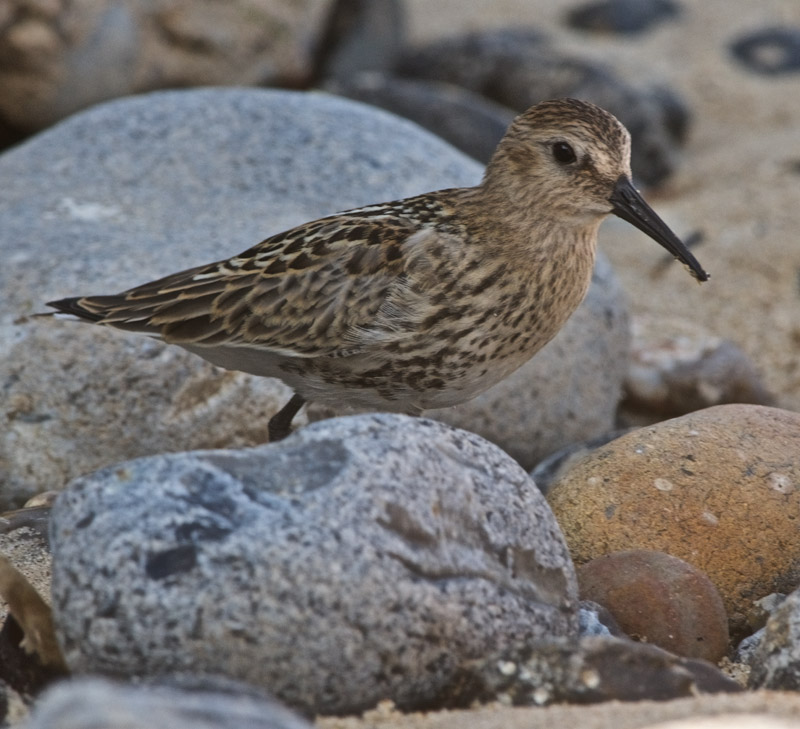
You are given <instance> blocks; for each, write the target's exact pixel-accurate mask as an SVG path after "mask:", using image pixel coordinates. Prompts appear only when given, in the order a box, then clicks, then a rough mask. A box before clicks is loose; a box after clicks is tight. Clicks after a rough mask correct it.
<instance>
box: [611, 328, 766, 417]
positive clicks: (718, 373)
mask: <svg viewBox="0 0 800 729" xmlns="http://www.w3.org/2000/svg"><path fill="white" fill-rule="evenodd" d="M631 331H632V334H633V341H632V344H631V358H630V368H629V370H628V375H627V377H626V379H625V388H624V389H625V397H624V399H623V402H622V403H621V408H622V413H623V415H622V417H623V418H624V419H625V420H626V421H635V422H639V424H640V425H641V424H643V423H641V420H642V419H647V420H648V421H649V422H657V421H658V420H663V419H664V417H670V416H676V415H684V414H685V413H688V412H691V411H693V410H701V409H702V408H705V407H711V406H713V405H723V404H726V403H752V404H755V405H771V404H773V403H774V400H775V398H774V396H773V395H772V394H771V393H770V392H769V391H768V390H767V388H766V386H765V385H764V382H763V379H762V378H761V375H760V374H759V373H758V371H757V370H756V367H755V365H754V364H753V362H752V361H751V360H750V358H749V357H748V356H747V355H746V354H745V353H744V352H743V351H742V350H741V349H740V348H739V347H738V346H737V345H736V344H734V343H733V342H731V341H730V340H725V339H722V338H721V337H717V336H714V335H712V334H711V333H709V332H707V331H706V330H704V329H703V328H702V327H700V326H698V325H696V324H694V323H693V322H689V321H685V320H675V319H665V318H664V317H657V318H656V317H654V316H649V317H646V316H637V317H635V318H634V319H633V322H632V326H631Z"/></svg>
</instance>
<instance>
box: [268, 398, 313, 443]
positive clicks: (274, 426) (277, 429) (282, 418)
mask: <svg viewBox="0 0 800 729" xmlns="http://www.w3.org/2000/svg"><path fill="white" fill-rule="evenodd" d="M305 404H306V401H305V400H304V399H303V398H302V397H301V396H300V395H298V394H297V393H295V394H294V395H292V398H291V400H289V402H287V403H286V405H284V406H283V407H282V408H281V409H280V410H278V412H277V413H275V415H273V416H272V417H271V418H270V419H269V424H268V425H267V433H268V434H269V442H270V443H274V442H275V441H278V440H283V439H284V438H285V437H286V436H287V435H289V433H290V432H291V429H292V420H294V416H295V415H297V411H298V410H300V408H301V407H303V405H305Z"/></svg>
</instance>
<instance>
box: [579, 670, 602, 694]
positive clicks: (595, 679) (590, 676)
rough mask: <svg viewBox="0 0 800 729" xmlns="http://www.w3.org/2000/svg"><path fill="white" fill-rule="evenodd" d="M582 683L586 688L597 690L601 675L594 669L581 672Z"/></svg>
mask: <svg viewBox="0 0 800 729" xmlns="http://www.w3.org/2000/svg"><path fill="white" fill-rule="evenodd" d="M581 681H583V685H584V686H586V688H590V689H594V688H597V687H598V686H599V685H600V674H599V673H598V672H597V671H595V670H594V669H593V668H588V669H586V670H585V671H582V672H581Z"/></svg>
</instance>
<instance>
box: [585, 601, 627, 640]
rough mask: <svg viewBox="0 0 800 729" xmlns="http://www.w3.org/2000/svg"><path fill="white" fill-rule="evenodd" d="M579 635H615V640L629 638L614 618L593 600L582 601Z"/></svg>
mask: <svg viewBox="0 0 800 729" xmlns="http://www.w3.org/2000/svg"><path fill="white" fill-rule="evenodd" d="M578 635H579V636H580V637H584V636H587V635H606V636H608V635H613V636H614V637H615V638H627V637H628V636H626V635H625V633H623V631H622V629H621V628H620V627H619V625H618V624H617V621H616V620H614V616H613V615H612V614H611V613H610V612H608V610H606V608H604V607H603V606H602V605H600V604H598V603H596V602H592V601H591V600H581V601H580V607H579V609H578Z"/></svg>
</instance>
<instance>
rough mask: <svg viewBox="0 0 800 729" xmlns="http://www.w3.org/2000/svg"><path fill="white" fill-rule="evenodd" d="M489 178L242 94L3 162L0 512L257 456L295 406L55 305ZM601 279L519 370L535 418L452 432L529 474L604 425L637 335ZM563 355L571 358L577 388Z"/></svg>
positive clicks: (173, 103) (376, 125)
mask: <svg viewBox="0 0 800 729" xmlns="http://www.w3.org/2000/svg"><path fill="white" fill-rule="evenodd" d="M481 174H482V169H481V167H480V165H478V164H476V163H474V162H473V161H472V160H469V159H468V158H466V157H465V156H463V155H461V154H459V153H458V152H456V151H455V150H453V149H452V148H451V147H449V146H448V145H446V144H444V143H443V142H441V141H440V140H438V139H436V138H434V137H432V136H431V135H430V134H428V133H427V132H424V131H423V130H421V129H419V128H418V127H416V126H415V125H412V124H410V123H408V122H405V121H403V120H400V119H397V118H396V117H393V116H391V115H389V114H386V113H385V112H382V111H380V110H377V109H371V108H369V107H365V106H364V105H361V104H355V103H353V102H348V101H346V100H343V99H337V98H334V97H330V96H327V95H322V94H316V93H315V94H299V93H290V92H278V91H259V90H246V89H205V90H193V91H182V92H161V93H154V94H150V95H145V96H141V97H136V98H132V99H126V100H121V101H117V102H113V103H111V104H108V105H105V106H100V107H97V108H95V109H92V110H91V111H88V112H86V113H84V114H81V115H78V116H76V117H74V118H72V119H70V120H68V121H66V122H64V123H63V124H61V125H59V126H58V127H56V128H54V129H53V130H51V131H48V132H47V133H44V134H42V135H40V136H38V137H37V138H35V139H33V140H31V141H29V142H28V143H27V144H25V145H23V146H21V147H19V148H17V149H14V150H11V151H9V152H7V153H6V154H5V155H3V156H2V157H0V178H2V179H13V180H14V181H15V183H14V185H13V186H5V187H3V186H0V248H1V249H2V250H5V251H9V255H7V256H6V257H5V259H4V265H3V266H2V267H0V288H2V290H3V292H4V296H3V297H2V299H0V373H2V374H1V375H0V389H2V391H3V397H2V398H0V483H2V484H3V489H2V491H1V492H0V508H2V507H3V506H9V505H18V504H19V503H21V502H22V501H24V500H25V499H26V498H27V497H28V496H30V495H31V494H32V493H36V492H38V491H41V490H43V489H53V488H61V486H62V484H64V483H65V482H66V481H68V480H70V479H72V478H74V477H76V476H78V475H79V474H82V473H87V472H89V471H92V470H94V469H96V468H99V467H101V466H104V465H106V464H108V463H114V462H118V461H122V460H126V459H130V458H135V457H139V456H143V455H149V454H153V453H163V452H171V451H181V450H189V449H194V448H214V447H223V446H224V447H240V446H245V445H252V444H255V443H261V442H264V440H266V421H267V419H268V417H269V416H270V415H271V414H273V413H274V412H275V411H276V410H277V409H278V408H279V407H280V406H281V405H283V404H284V403H285V402H286V401H287V399H288V396H289V393H288V389H287V388H285V387H284V386H283V385H282V384H280V383H279V382H277V381H276V380H267V379H264V378H256V377H250V376H247V375H243V374H241V373H233V372H226V371H223V370H219V369H216V368H214V367H212V366H211V365H209V364H207V363H206V362H205V361H203V360H201V359H200V358H198V357H195V356H193V355H191V354H189V353H187V352H185V351H183V350H180V349H178V348H176V347H165V346H164V345H162V344H160V343H158V342H156V341H153V340H151V339H148V338H147V337H142V336H138V335H125V334H123V333H120V332H115V331H104V330H102V329H98V328H97V327H86V326H82V325H80V324H77V323H74V322H63V321H58V320H52V319H39V318H37V319H33V318H29V315H30V314H32V313H34V312H37V311H42V310H44V308H45V307H44V302H46V301H49V300H51V299H55V298H58V297H59V296H66V295H70V294H72V295H74V294H80V293H93V292H94V293H102V292H104V291H105V292H113V291H120V290H123V289H124V288H127V287H129V286H132V285H135V284H138V283H143V282H145V281H147V280H148V279H152V278H156V277H158V276H161V275H165V274H167V273H170V272H172V271H177V270H181V269H183V268H188V267H190V266H192V265H197V264H201V263H206V262H209V261H213V260H218V259H219V258H221V257H223V256H228V255H233V254H235V253H237V252H239V251H242V250H244V249H246V248H248V247H250V246H251V245H253V244H254V243H255V242H257V241H260V240H262V239H263V238H264V237H266V236H267V235H270V234H273V233H277V232H280V231H281V230H285V229H286V228H289V227H291V226H292V225H296V224H299V223H302V222H304V221H307V220H313V219H314V218H317V217H320V216H322V215H326V214H330V213H333V212H336V211H337V210H343V209H346V208H351V207H357V206H359V205H364V204H368V203H374V202H376V201H381V200H391V199H394V198H399V197H403V196H408V195H413V194H418V193H421V192H424V191H427V190H433V189H437V188H443V187H452V186H458V185H473V184H475V183H477V182H478V181H479V180H480V177H481ZM22 241H24V244H22V243H21V242H22ZM596 279H597V281H598V282H599V283H596V284H595V286H598V285H599V286H600V287H601V291H599V292H596V293H595V292H592V293H590V295H589V305H591V303H592V302H593V301H594V302H596V303H597V304H598V305H599V306H600V307H601V308H600V310H599V311H595V312H594V313H592V314H588V315H587V314H584V313H581V312H580V310H579V312H578V313H576V315H575V317H573V321H572V322H571V323H570V324H569V325H568V326H567V330H566V332H565V333H562V334H561V335H559V337H557V338H556V340H554V342H553V343H552V344H551V345H550V346H549V348H548V350H545V351H544V352H542V353H540V354H539V355H537V360H536V361H537V362H538V363H539V364H537V365H535V367H534V368H533V370H532V375H530V377H532V378H533V379H534V382H533V384H527V383H526V382H525V375H524V373H523V374H522V375H520V377H522V381H523V385H522V386H515V388H516V389H513V388H512V389H510V390H509V397H510V398H511V399H512V400H513V402H514V403H516V407H517V408H518V410H519V411H520V412H523V413H525V418H523V419H522V420H521V421H520V422H519V423H518V424H516V425H515V424H514V423H512V422H510V421H508V420H507V419H506V420H505V421H504V422H503V423H502V424H501V425H500V426H498V427H494V426H491V424H487V423H486V422H485V421H484V422H476V423H475V426H474V428H473V427H472V424H471V423H470V424H468V423H467V421H466V420H460V421H458V422H460V423H463V424H464V425H468V429H470V430H473V429H478V428H482V429H483V430H484V431H485V432H486V433H487V434H492V437H493V438H497V442H498V443H500V444H501V446H502V447H504V448H506V449H508V450H509V451H511V452H513V453H515V454H520V455H519V457H520V458H526V457H527V458H529V459H532V458H533V457H534V456H535V455H536V453H537V452H538V451H539V450H541V451H542V452H544V453H547V452H549V451H550V450H552V449H553V448H555V447H557V446H559V445H561V444H563V443H565V442H570V441H571V440H573V439H576V438H577V439H580V438H582V437H584V436H588V435H592V434H594V433H595V432H597V431H602V430H606V429H607V428H608V423H609V422H610V420H611V418H613V412H614V408H615V407H616V402H617V399H618V397H619V391H620V387H621V379H622V377H623V375H624V372H622V371H621V370H622V368H623V358H624V354H623V351H622V350H623V347H624V346H625V343H626V342H627V338H626V337H627V335H626V332H625V328H624V327H625V324H624V321H625V319H624V308H623V305H622V303H621V302H620V301H619V300H618V299H617V296H618V295H619V293H618V292H619V289H618V287H617V286H616V283H615V282H614V279H613V278H612V277H611V274H610V273H609V269H608V267H607V266H603V265H602V264H601V265H600V267H598V272H597V275H596ZM612 302H613V303H612ZM604 306H605V307H606V308H602V307H604ZM597 316H601V317H602V319H601V320H600V321H598V320H597ZM587 320H588V321H587ZM582 321H583V322H584V323H583V325H581V322H582ZM580 331H582V332H583V335H582V336H585V337H586V342H581V341H580V340H579V338H580V336H581V335H580V334H578V333H577V332H580ZM570 332H571V333H570ZM562 338H564V342H565V343H564V344H559V343H558V342H559V340H560V339H562ZM604 339H605V341H603V340H604ZM578 352H588V353H589V355H588V356H586V355H583V356H582V357H579V355H578ZM564 356H568V357H570V359H574V360H575V361H576V362H578V365H577V366H576V367H573V368H571V370H570V372H564V371H563V370H565V368H564V367H563V366H562V360H561V359H560V358H561V357H564ZM548 357H554V358H556V361H554V362H552V363H550V364H549V365H548V364H545V362H543V361H542V360H544V359H547V358H548ZM592 357H602V358H603V359H604V360H606V361H607V363H608V364H607V366H604V367H603V368H602V369H598V368H597V367H596V366H595V361H594V360H593V359H591V358H592ZM540 372H544V373H545V375H544V376H546V377H547V378H548V379H547V380H545V381H542V380H540V379H539V378H540V374H539V373H540ZM551 372H553V373H557V376H552V377H551V375H550V374H549V373H551ZM516 381H517V382H520V380H519V379H517V380H516ZM54 383H56V385H55V386H54ZM545 384H546V386H545ZM575 393H579V395H576V394H575ZM578 397H579V398H580V399H577V398H578ZM497 407H498V414H499V415H500V416H501V417H502V416H505V414H506V413H507V412H508V404H507V403H504V404H501V405H498V406H497ZM487 411H488V408H487ZM120 414H124V416H121V415H120ZM490 415H491V413H488V412H487V416H486V417H489V416H490ZM481 417H483V416H481ZM298 420H299V424H302V422H303V421H302V417H300V418H298ZM491 428H493V429H491ZM537 433H538V434H540V435H541V437H542V443H541V444H537V443H536V439H537V438H538V437H539V436H537V435H536V434H537ZM501 434H504V435H503V437H504V438H505V439H506V440H504V441H501V440H499V438H500V435H501ZM526 453H533V455H532V456H526V455H525V454H526Z"/></svg>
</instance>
